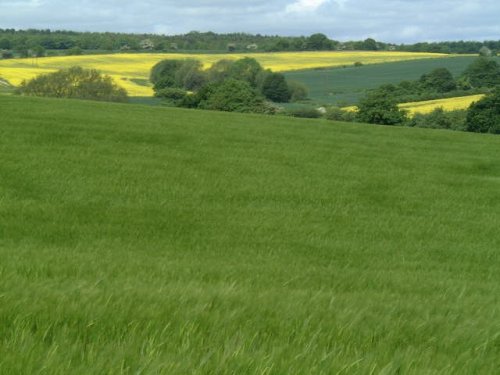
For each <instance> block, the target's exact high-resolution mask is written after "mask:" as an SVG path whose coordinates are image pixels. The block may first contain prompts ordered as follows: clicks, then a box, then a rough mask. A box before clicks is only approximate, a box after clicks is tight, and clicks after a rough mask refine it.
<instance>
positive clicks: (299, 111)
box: [286, 107, 321, 118]
mask: <svg viewBox="0 0 500 375" xmlns="http://www.w3.org/2000/svg"><path fill="white" fill-rule="evenodd" d="M286 113H287V114H288V115H289V116H293V117H302V118H320V117H321V113H320V112H319V111H318V110H317V109H316V108H311V107H304V108H295V109H289V110H288V111H287V112H286Z"/></svg>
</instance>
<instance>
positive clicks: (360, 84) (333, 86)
mask: <svg viewBox="0 0 500 375" xmlns="http://www.w3.org/2000/svg"><path fill="white" fill-rule="evenodd" d="M476 58H477V56H455V57H450V58H447V59H443V58H434V59H420V60H412V61H400V62H391V63H387V64H374V65H367V66H360V67H352V66H351V67H347V68H343V69H339V68H333V69H321V70H304V71H296V72H287V73H285V75H286V77H287V78H288V79H290V80H295V81H298V82H301V83H303V84H304V85H306V86H307V87H308V89H309V97H310V98H311V99H312V100H313V101H314V102H316V103H318V104H338V103H340V104H346V105H347V104H355V103H356V102H357V101H358V99H359V98H360V97H361V96H363V94H364V92H365V90H367V89H373V88H376V87H378V86H380V85H382V84H387V83H392V84H396V83H399V82H401V81H404V80H415V79H418V78H419V77H420V76H421V75H422V74H425V73H429V72H430V71H432V70H433V69H436V68H442V67H444V68H447V69H448V70H449V71H450V72H451V73H452V74H453V75H454V76H459V75H460V74H461V73H462V72H463V71H464V70H465V68H466V67H467V65H469V64H470V63H471V62H472V61H474V60H475V59H476ZM496 61H497V62H499V63H500V57H497V58H496Z"/></svg>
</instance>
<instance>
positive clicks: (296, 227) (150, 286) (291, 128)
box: [0, 96, 500, 374]
mask: <svg viewBox="0 0 500 375" xmlns="http://www.w3.org/2000/svg"><path fill="white" fill-rule="evenodd" d="M0 115H1V120H0V134H1V136H0V155H1V160H2V163H0V176H1V179H0V212H1V215H0V258H1V259H2V261H1V262H0V373H3V374H26V373H38V372H45V373H50V374H68V373H71V374H88V373H122V374H127V373H165V374H186V373H190V374H197V373H198V374H202V373H203V374H207V373H213V374H231V373H238V374H250V373H252V374H254V373H262V374H304V373H316V374H330V373H405V374H406V373H429V374H430V373H436V374H437V373H440V374H443V373H449V374H470V373H485V374H491V373H495V372H496V370H498V368H499V367H500V352H499V351H500V335H499V327H500V253H499V249H500V237H499V235H498V227H499V225H500V216H499V212H500V199H499V187H500V164H499V163H498V149H499V147H500V137H497V136H492V135H477V134H470V133H460V132H449V131H439V130H434V131H433V130H426V129H410V128H392V127H384V126H374V125H364V124H343V123H332V122H327V121H325V120H305V119H291V118H286V117H271V116H259V115H241V114H235V113H221V112H203V111H194V110H182V109H166V108H155V107H147V106H140V105H123V104H107V103H93V102H84V101H77V100H75V101H70V100H55V99H53V100H50V99H40V98H23V97H14V96H0Z"/></svg>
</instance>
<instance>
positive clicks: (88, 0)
mask: <svg viewBox="0 0 500 375" xmlns="http://www.w3.org/2000/svg"><path fill="white" fill-rule="evenodd" d="M459 3H460V4H458V3H457V0H418V1H415V0H246V1H244V2H242V1H241V0H183V1H178V0H141V1H136V0H79V1H68V0H0V27H1V28H16V29H27V28H40V29H53V30H57V29H66V30H77V31H78V30H79V31H122V32H137V33H143V32H146V33H147V32H157V33H168V34H180V33H187V32H189V31H191V30H198V31H214V32H217V33H227V32H248V33H253V34H267V35H269V34H271V35H311V34H313V33H323V34H325V35H327V36H329V37H331V38H333V39H336V40H341V41H346V40H362V39H366V38H368V37H371V38H375V39H376V40H380V41H386V42H394V43H401V42H404V43H413V42H423V41H437V40H461V39H463V40H491V39H495V40H498V38H499V35H500V25H499V22H498V14H500V1H499V0H460V2H459Z"/></svg>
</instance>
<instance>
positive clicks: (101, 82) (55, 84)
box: [18, 66, 127, 102]
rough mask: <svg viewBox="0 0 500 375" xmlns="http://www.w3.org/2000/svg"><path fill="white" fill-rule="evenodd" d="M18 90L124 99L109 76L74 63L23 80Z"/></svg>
mask: <svg viewBox="0 0 500 375" xmlns="http://www.w3.org/2000/svg"><path fill="white" fill-rule="evenodd" d="M18 91H19V93H20V94H23V95H29V96H48V97H56V98H74V99H89V100H101V101H113V102H124V101H127V92H126V91H125V89H123V88H121V87H118V86H117V85H116V84H115V83H114V82H113V80H112V79H111V77H109V76H105V75H104V76H103V75H102V74H101V73H99V72H98V71H97V70H94V69H83V68H81V67H78V66H76V67H72V68H69V69H62V70H59V71H57V72H54V73H49V74H43V75H40V76H38V77H36V78H34V79H32V80H31V81H28V82H26V81H24V82H23V83H22V84H21V86H20V87H19V90H18Z"/></svg>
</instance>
